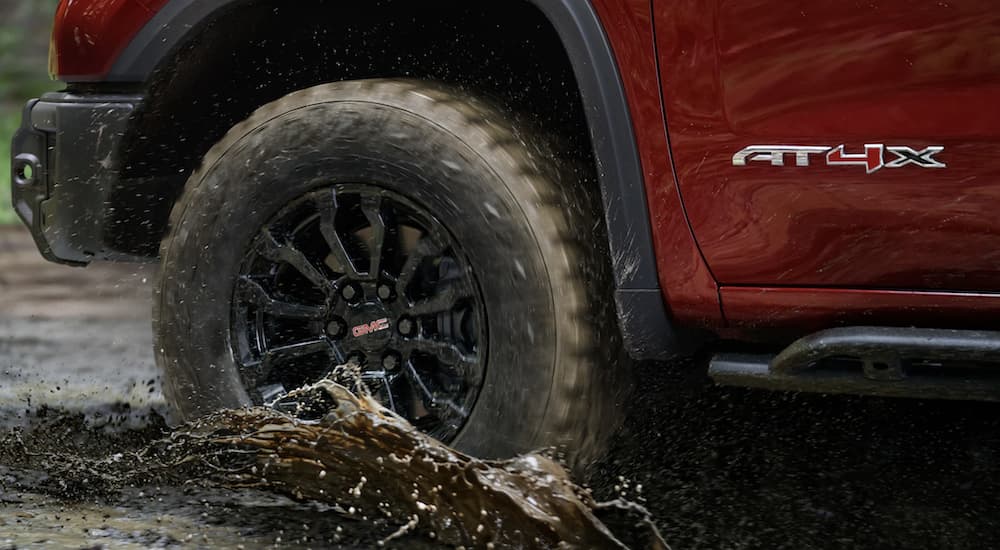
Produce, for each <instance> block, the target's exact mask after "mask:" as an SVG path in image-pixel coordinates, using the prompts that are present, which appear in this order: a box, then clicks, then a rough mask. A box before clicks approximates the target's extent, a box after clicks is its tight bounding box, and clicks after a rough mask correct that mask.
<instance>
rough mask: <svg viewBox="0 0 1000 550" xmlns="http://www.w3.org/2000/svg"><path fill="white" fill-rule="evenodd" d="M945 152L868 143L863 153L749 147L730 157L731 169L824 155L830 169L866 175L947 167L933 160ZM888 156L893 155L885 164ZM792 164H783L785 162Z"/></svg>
mask: <svg viewBox="0 0 1000 550" xmlns="http://www.w3.org/2000/svg"><path fill="white" fill-rule="evenodd" d="M941 151H944V147H942V146H940V145H931V146H930V147H925V148H923V149H921V150H919V151H918V150H916V149H913V148H912V147H905V146H901V145H882V144H881V143H875V144H872V143H869V144H867V145H865V151H864V152H863V153H846V152H844V146H843V145H838V146H836V147H823V146H809V145H801V146H800V145H751V146H749V147H747V148H746V149H743V150H742V151H740V152H739V153H736V154H735V155H733V166H746V165H747V163H748V162H756V161H759V162H770V163H771V166H809V159H810V157H812V156H814V155H823V158H824V160H825V161H826V164H827V165H829V166H841V165H857V166H864V167H865V169H866V170H867V171H868V173H869V174H871V173H873V172H877V171H878V170H881V169H882V168H902V167H904V166H908V165H911V164H912V165H914V166H919V167H921V168H947V165H945V163H943V162H941V161H939V160H937V159H936V158H934V155H936V154H938V153H940V152H941ZM887 153H888V154H889V155H892V156H894V157H895V158H892V159H890V160H888V162H887V161H886V156H887ZM791 159H794V160H793V163H786V162H785V161H786V160H791Z"/></svg>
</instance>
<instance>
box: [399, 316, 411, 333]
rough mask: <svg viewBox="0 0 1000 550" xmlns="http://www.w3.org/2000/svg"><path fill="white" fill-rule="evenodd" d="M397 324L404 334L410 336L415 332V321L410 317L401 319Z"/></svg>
mask: <svg viewBox="0 0 1000 550" xmlns="http://www.w3.org/2000/svg"><path fill="white" fill-rule="evenodd" d="M397 326H398V328H399V333H400V334H402V335H403V336H410V335H411V334H413V329H414V326H413V321H411V320H410V319H406V318H403V319H400V320H399V324H398V325H397Z"/></svg>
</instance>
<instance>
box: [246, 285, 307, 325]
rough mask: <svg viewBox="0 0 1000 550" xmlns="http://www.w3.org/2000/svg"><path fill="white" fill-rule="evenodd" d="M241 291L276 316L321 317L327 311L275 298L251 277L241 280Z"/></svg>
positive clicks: (294, 317)
mask: <svg viewBox="0 0 1000 550" xmlns="http://www.w3.org/2000/svg"><path fill="white" fill-rule="evenodd" d="M240 291H241V292H242V294H243V296H245V297H246V298H248V299H249V300H250V301H252V302H253V303H254V304H256V305H257V307H259V308H261V309H262V310H264V311H265V312H267V313H269V314H271V315H274V316H275V317H285V318H290V319H321V318H322V317H323V316H324V314H325V313H326V311H325V308H322V307H319V306H310V305H306V304H296V303H292V302H285V301H283V300H277V299H275V298H273V297H272V296H271V295H270V294H268V292H267V291H266V290H264V287H262V286H260V284H259V283H257V281H254V280H253V279H249V278H246V277H244V278H242V279H241V280H240Z"/></svg>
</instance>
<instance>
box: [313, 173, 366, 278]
mask: <svg viewBox="0 0 1000 550" xmlns="http://www.w3.org/2000/svg"><path fill="white" fill-rule="evenodd" d="M315 202H316V208H318V209H319V231H320V233H322V235H323V240H325V241H326V245H327V246H328V247H329V248H330V255H331V256H332V257H333V259H334V261H335V262H336V263H337V267H338V271H339V272H340V273H343V274H344V275H346V276H348V277H351V278H358V277H359V276H360V274H359V273H358V269H357V268H356V267H355V266H354V262H353V261H352V260H351V256H350V255H349V254H348V253H347V247H346V246H344V241H343V240H342V239H341V238H340V234H339V233H337V225H336V223H335V220H336V219H337V209H338V208H339V205H338V204H337V195H336V192H335V191H329V192H326V193H321V194H320V195H319V197H318V198H317V199H316V201H315Z"/></svg>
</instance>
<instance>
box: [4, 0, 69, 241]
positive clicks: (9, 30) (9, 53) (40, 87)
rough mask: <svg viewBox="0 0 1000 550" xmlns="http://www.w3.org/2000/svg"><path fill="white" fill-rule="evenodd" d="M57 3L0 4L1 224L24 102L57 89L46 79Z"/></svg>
mask: <svg viewBox="0 0 1000 550" xmlns="http://www.w3.org/2000/svg"><path fill="white" fill-rule="evenodd" d="M57 4H58V0H0V224H5V223H12V222H14V221H15V220H16V216H15V214H14V211H13V209H12V208H11V206H10V138H11V137H12V135H13V134H14V131H15V130H16V129H17V127H18V125H19V124H20V120H21V109H22V108H23V107H24V102H25V101H27V100H28V99H30V98H32V97H38V96H39V95H41V94H43V93H45V92H48V91H51V90H57V89H59V88H60V84H59V83H58V82H53V81H52V80H50V79H49V75H48V46H49V32H50V28H51V26H52V17H53V14H54V13H55V10H56V5H57Z"/></svg>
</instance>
